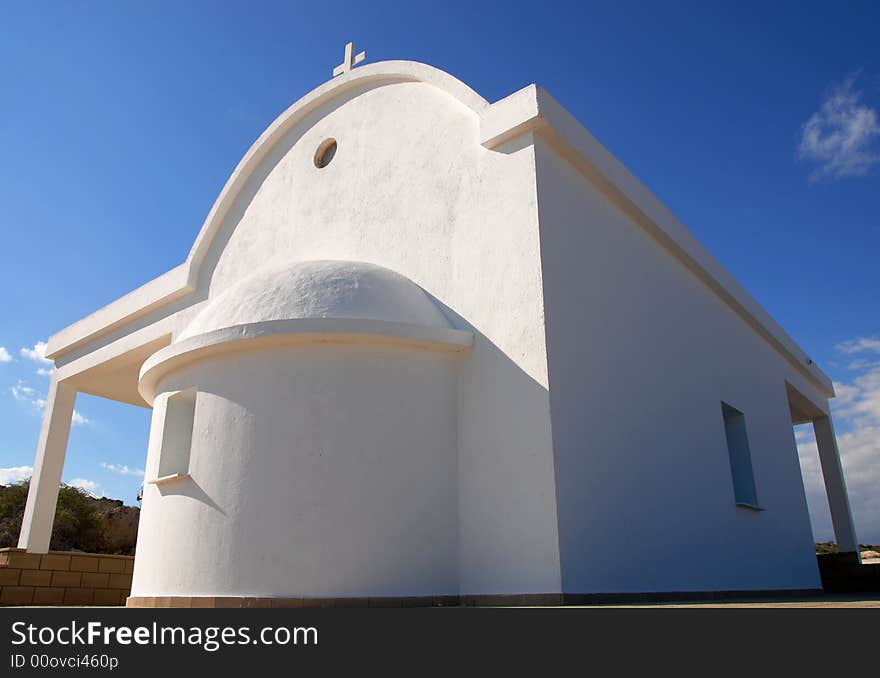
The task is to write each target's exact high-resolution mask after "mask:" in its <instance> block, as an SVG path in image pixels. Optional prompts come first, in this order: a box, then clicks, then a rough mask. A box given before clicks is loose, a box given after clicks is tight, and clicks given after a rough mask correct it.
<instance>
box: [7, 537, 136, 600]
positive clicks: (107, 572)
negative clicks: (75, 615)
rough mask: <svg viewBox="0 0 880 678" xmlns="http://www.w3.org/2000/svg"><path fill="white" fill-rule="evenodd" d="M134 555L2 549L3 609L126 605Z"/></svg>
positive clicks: (129, 590)
mask: <svg viewBox="0 0 880 678" xmlns="http://www.w3.org/2000/svg"><path fill="white" fill-rule="evenodd" d="M133 571H134V556H110V555H105V554H99V553H80V552H77V551H69V552H68V551H50V552H49V553H42V554H41V553H28V552H27V551H25V550H24V549H17V548H4V549H0V606H5V605H125V600H126V598H127V597H128V595H129V593H130V592H131V575H132V572H133Z"/></svg>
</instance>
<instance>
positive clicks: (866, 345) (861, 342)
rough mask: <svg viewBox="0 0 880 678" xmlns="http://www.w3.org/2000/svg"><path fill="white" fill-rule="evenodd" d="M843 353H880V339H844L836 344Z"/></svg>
mask: <svg viewBox="0 0 880 678" xmlns="http://www.w3.org/2000/svg"><path fill="white" fill-rule="evenodd" d="M834 348H836V349H837V350H838V351H840V352H841V353H849V354H852V353H864V352H874V353H880V339H875V338H874V337H859V338H858V339H850V340H849V341H843V342H841V343H839V344H838V345H837V346H835V347H834Z"/></svg>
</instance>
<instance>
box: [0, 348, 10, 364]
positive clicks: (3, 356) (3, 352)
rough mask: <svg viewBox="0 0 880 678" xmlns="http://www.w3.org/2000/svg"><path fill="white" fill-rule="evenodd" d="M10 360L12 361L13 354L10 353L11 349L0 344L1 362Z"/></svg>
mask: <svg viewBox="0 0 880 678" xmlns="http://www.w3.org/2000/svg"><path fill="white" fill-rule="evenodd" d="M9 362H12V356H11V355H9V351H7V350H6V347H4V346H0V363H9Z"/></svg>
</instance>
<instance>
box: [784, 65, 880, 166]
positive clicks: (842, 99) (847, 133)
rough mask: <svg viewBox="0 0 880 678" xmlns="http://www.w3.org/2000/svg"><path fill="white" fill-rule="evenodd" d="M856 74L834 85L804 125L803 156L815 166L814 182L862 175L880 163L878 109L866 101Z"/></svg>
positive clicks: (802, 132)
mask: <svg viewBox="0 0 880 678" xmlns="http://www.w3.org/2000/svg"><path fill="white" fill-rule="evenodd" d="M855 82H856V76H855V75H853V76H850V77H848V78H847V79H846V80H844V81H843V82H842V83H839V84H838V85H836V86H834V87H833V88H832V89H831V91H830V92H829V94H828V96H827V97H826V98H825V100H824V101H823V102H822V104H821V106H820V107H819V110H818V111H816V112H815V113H813V115H811V116H810V119H809V120H807V122H806V123H804V125H803V127H802V128H801V140H800V145H799V147H798V155H799V157H800V158H801V159H802V160H804V161H806V162H809V163H811V164H813V165H814V166H815V169H814V170H813V171H812V173H811V174H810V180H811V181H818V180H819V179H823V178H831V179H841V178H843V177H850V176H862V175H864V174H867V172H868V171H869V170H870V169H871V168H872V167H873V166H874V165H876V164H877V163H878V162H880V153H878V152H877V148H876V146H875V143H874V142H875V141H876V140H877V137H878V136H880V124H878V122H877V117H878V116H877V111H876V110H875V109H874V108H872V107H871V106H869V105H867V104H865V103H863V102H862V92H861V91H859V90H857V89H855Z"/></svg>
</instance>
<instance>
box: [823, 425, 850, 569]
mask: <svg viewBox="0 0 880 678" xmlns="http://www.w3.org/2000/svg"><path fill="white" fill-rule="evenodd" d="M813 432H814V433H815V434H816V444H817V446H818V447H819V462H820V463H821V464H822V475H823V476H824V477H825V492H826V494H827V495H828V507H829V508H830V509H831V522H832V524H833V525H834V537H835V539H836V541H837V548H838V549H839V550H840V552H841V553H852V552H855V553H858V552H859V542H858V539H856V529H855V526H854V525H853V519H852V511H851V510H850V507H849V497H848V496H847V494H846V483H845V482H844V480H843V468H842V467H841V465H840V452H839V451H838V449H837V438H836V437H835V435H834V425H833V424H832V423H831V417H819V418H818V419H813Z"/></svg>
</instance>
